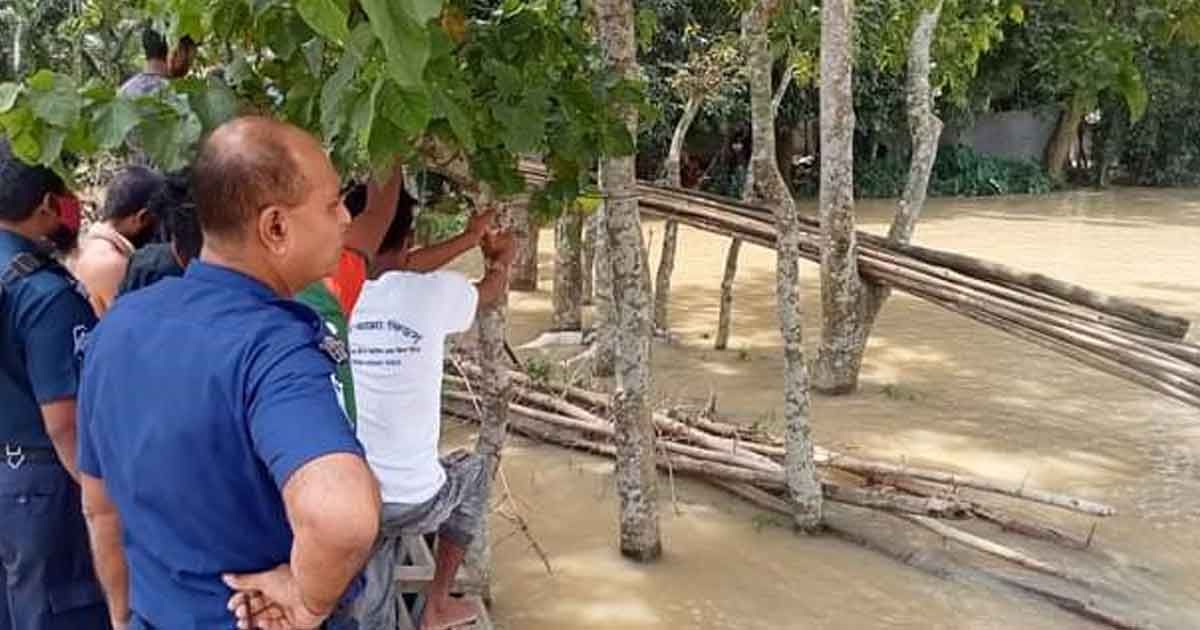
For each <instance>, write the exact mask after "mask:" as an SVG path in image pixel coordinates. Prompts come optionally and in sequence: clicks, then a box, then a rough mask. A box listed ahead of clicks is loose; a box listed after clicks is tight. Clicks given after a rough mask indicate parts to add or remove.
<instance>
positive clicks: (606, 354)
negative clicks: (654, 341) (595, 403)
mask: <svg viewBox="0 0 1200 630" xmlns="http://www.w3.org/2000/svg"><path fill="white" fill-rule="evenodd" d="M600 170H601V174H600V175H601V179H603V175H604V173H603V172H604V169H603V168H601V169H600ZM607 215H608V203H607V202H605V203H602V204H600V206H599V207H598V208H596V212H595V214H594V215H593V216H592V229H593V230H594V232H593V234H594V236H595V243H594V245H593V249H594V250H595V256H596V257H595V261H594V273H593V278H594V279H595V287H594V288H595V291H594V292H593V301H594V302H595V303H596V310H595V314H594V317H593V324H592V327H593V329H594V330H595V341H593V343H594V344H595V345H596V358H595V360H594V361H593V362H592V373H593V374H595V375H596V376H599V377H602V378H606V377H609V376H612V375H613V374H615V373H616V369H617V368H616V361H617V349H616V343H617V330H616V325H617V314H616V306H614V305H613V275H612V261H611V257H610V256H609V242H608V220H607Z"/></svg>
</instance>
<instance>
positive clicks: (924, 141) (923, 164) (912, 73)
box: [817, 0, 942, 394]
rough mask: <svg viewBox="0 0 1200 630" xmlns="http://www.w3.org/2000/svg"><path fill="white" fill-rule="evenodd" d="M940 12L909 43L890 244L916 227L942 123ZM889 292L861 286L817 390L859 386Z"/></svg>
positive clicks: (930, 12)
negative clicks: (903, 162)
mask: <svg viewBox="0 0 1200 630" xmlns="http://www.w3.org/2000/svg"><path fill="white" fill-rule="evenodd" d="M941 12H942V2H941V0H939V1H938V2H936V3H934V4H933V6H930V7H929V8H927V9H926V10H924V11H922V12H921V13H920V14H919V15H918V16H917V22H916V24H915V26H914V27H913V33H912V39H911V40H910V43H909V50H908V84H907V86H906V95H905V96H906V103H907V105H908V127H909V133H910V135H911V136H912V158H911V162H910V163H909V169H908V182H907V183H906V184H905V186H904V194H903V195H902V196H901V197H900V203H899V204H898V206H897V208H896V215H895V216H894V217H893V218H892V226H891V229H889V230H888V239H889V240H891V241H892V242H893V243H899V244H908V243H909V242H911V241H912V237H913V234H914V233H915V232H916V229H917V220H918V219H919V218H920V216H921V212H922V211H923V210H924V209H925V201H926V200H927V199H928V197H929V179H930V177H931V176H932V175H933V165H934V162H935V161H937V151H938V141H939V139H940V138H941V136H942V121H941V119H940V118H938V117H937V114H936V113H935V112H934V109H933V87H932V84H931V83H930V72H931V70H932V67H933V63H932V56H931V50H932V47H933V38H934V34H935V33H936V31H937V26H938V21H939V20H940V18H941ZM851 229H853V226H851ZM889 295H890V291H889V290H888V289H887V288H886V287H883V286H881V285H877V284H873V283H863V284H862V289H861V292H860V293H859V303H858V314H857V318H858V326H859V330H858V331H857V332H855V333H854V336H853V337H852V340H853V342H854V344H853V346H851V347H850V348H849V352H848V354H847V355H845V356H844V358H843V360H841V361H840V362H839V363H837V364H836V365H834V364H827V365H822V364H818V368H817V371H818V376H817V380H818V385H817V387H818V388H819V389H821V390H822V391H827V392H829V393H833V394H841V393H848V392H852V391H854V390H855V389H857V388H858V374H859V372H860V371H861V370H862V362H863V355H864V354H866V350H867V340H868V339H869V338H870V336H871V329H872V328H873V327H874V325H875V320H876V318H878V316H879V311H880V310H881V309H882V308H883V304H884V302H886V301H887V298H888V296H889ZM839 368H840V369H839Z"/></svg>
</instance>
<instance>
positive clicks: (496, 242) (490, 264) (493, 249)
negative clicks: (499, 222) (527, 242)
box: [475, 232, 517, 311]
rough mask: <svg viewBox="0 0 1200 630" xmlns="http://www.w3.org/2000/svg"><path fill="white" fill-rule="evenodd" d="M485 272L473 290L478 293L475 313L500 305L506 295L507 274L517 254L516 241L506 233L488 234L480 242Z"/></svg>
mask: <svg viewBox="0 0 1200 630" xmlns="http://www.w3.org/2000/svg"><path fill="white" fill-rule="evenodd" d="M480 250H482V252H483V260H484V264H485V265H487V268H486V271H485V272H484V274H483V278H481V279H480V280H479V281H478V282H476V283H475V289H476V290H477V291H478V292H479V300H478V303H477V306H476V307H475V309H476V311H482V310H485V309H488V308H491V307H493V306H495V305H496V304H499V303H500V300H501V299H503V298H504V296H505V294H507V293H508V272H509V269H511V268H512V263H513V259H514V258H515V257H516V254H517V245H516V241H515V240H514V239H513V236H512V234H510V233H508V232H489V233H488V234H486V235H485V236H484V237H483V239H482V240H481V241H480Z"/></svg>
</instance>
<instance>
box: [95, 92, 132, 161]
mask: <svg viewBox="0 0 1200 630" xmlns="http://www.w3.org/2000/svg"><path fill="white" fill-rule="evenodd" d="M92 120H93V129H92V134H93V136H94V139H95V142H96V144H97V145H98V146H99V147H100V148H101V149H105V150H109V149H115V148H116V147H119V146H121V143H122V142H125V136H127V135H129V132H130V131H131V130H132V129H133V128H134V127H136V126H137V124H138V112H137V108H136V107H134V106H133V103H130V102H129V101H128V100H126V99H123V98H119V99H116V100H114V101H112V102H111V103H108V104H106V105H103V106H101V107H100V109H98V110H97V111H96V114H95V117H94V118H93V119H92Z"/></svg>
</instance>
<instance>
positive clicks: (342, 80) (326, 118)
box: [321, 48, 361, 142]
mask: <svg viewBox="0 0 1200 630" xmlns="http://www.w3.org/2000/svg"><path fill="white" fill-rule="evenodd" d="M360 61H361V58H360V57H359V55H358V52H356V51H355V50H353V49H350V48H347V49H346V52H344V53H342V59H341V61H339V62H338V67H337V70H335V71H334V73H333V76H331V77H329V80H328V81H326V82H325V86H324V87H323V88H321V129H322V135H323V137H324V138H325V141H326V142H329V141H332V140H333V139H334V137H336V136H337V133H338V130H339V129H340V128H341V121H342V102H343V100H344V98H345V95H346V90H347V88H349V87H350V84H351V82H353V81H354V75H355V73H357V72H358V66H359V63H360Z"/></svg>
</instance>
